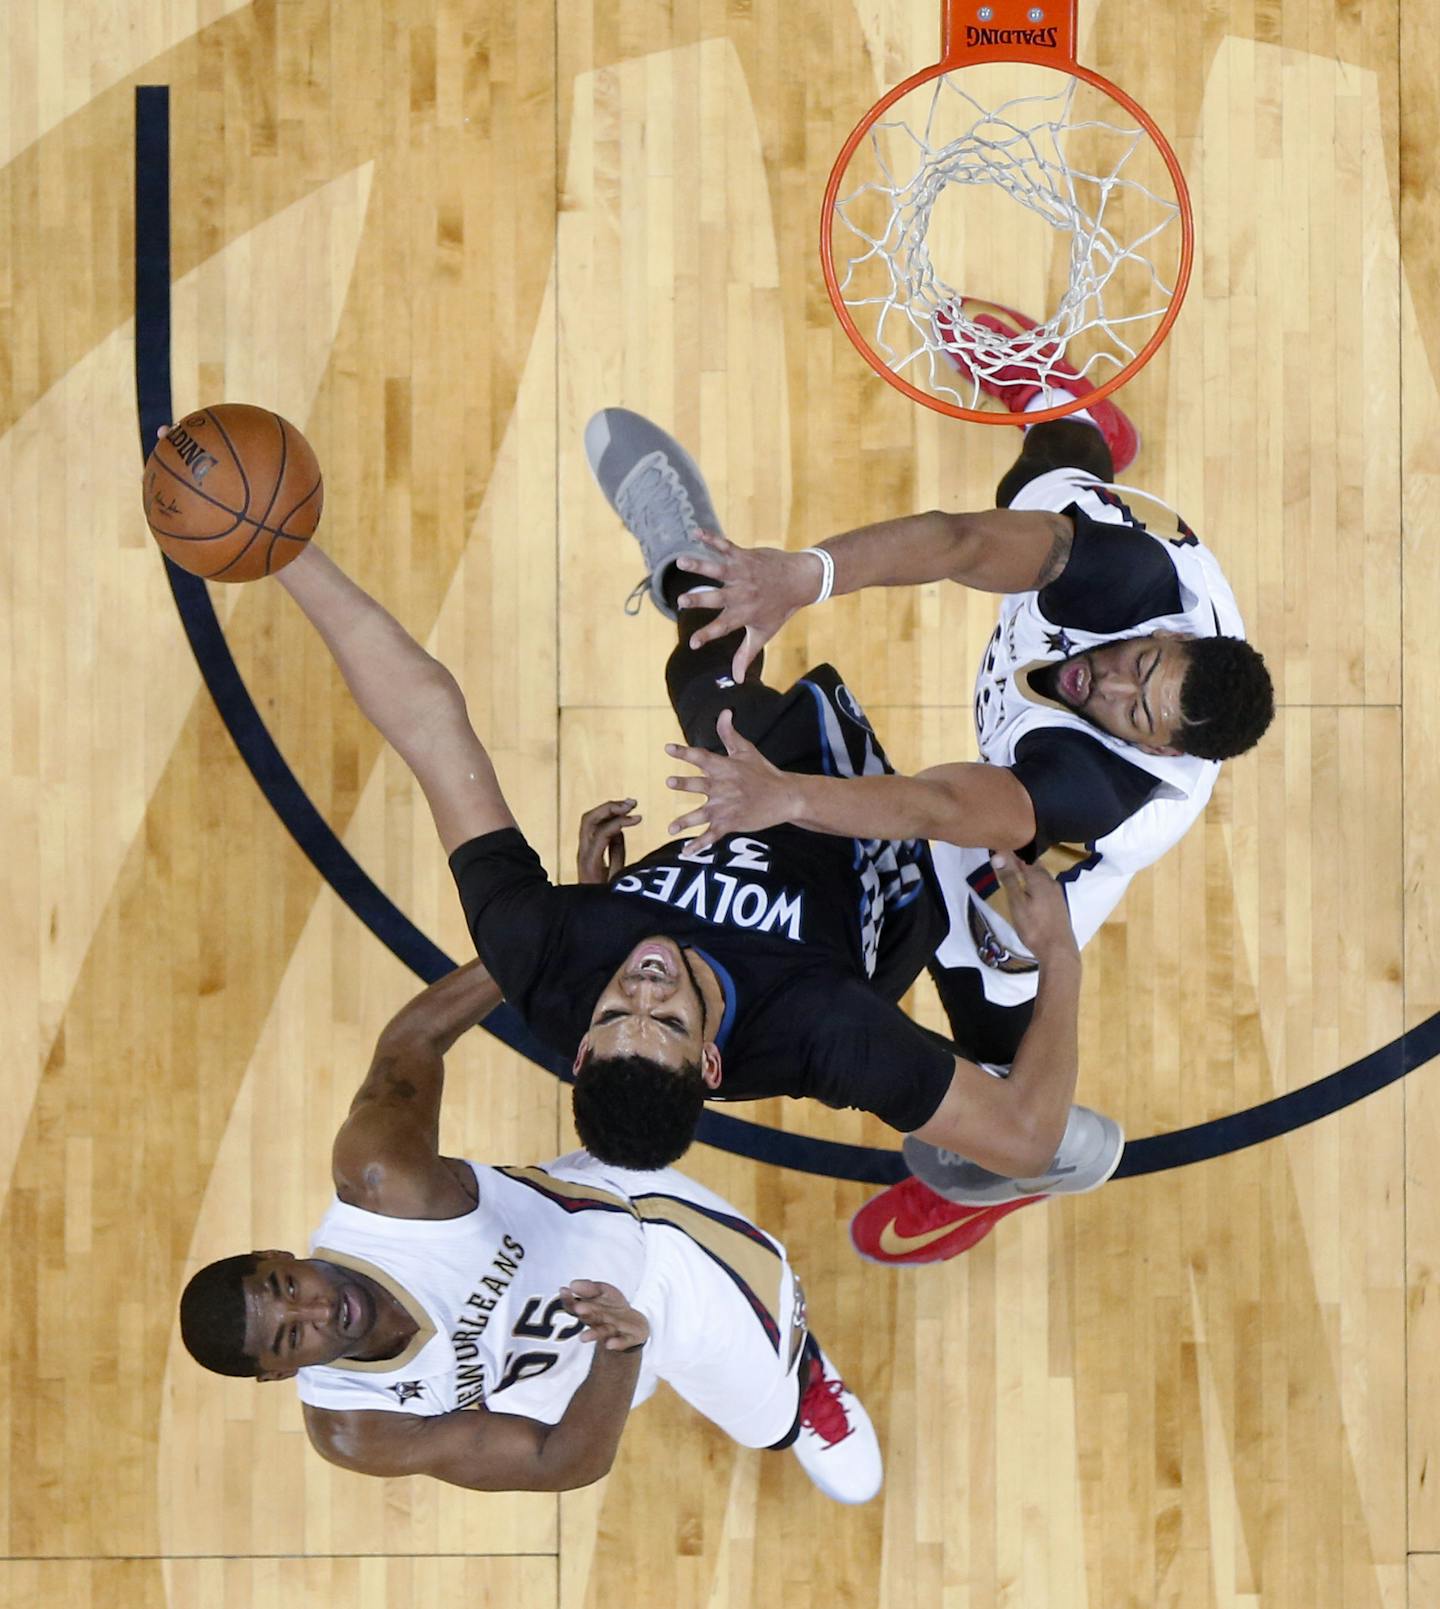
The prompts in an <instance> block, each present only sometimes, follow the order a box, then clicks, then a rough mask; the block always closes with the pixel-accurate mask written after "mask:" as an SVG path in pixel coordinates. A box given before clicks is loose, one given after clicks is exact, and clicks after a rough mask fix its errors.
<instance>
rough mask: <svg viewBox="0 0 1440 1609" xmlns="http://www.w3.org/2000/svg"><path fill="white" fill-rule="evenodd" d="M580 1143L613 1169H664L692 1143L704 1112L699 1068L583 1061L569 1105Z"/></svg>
mask: <svg viewBox="0 0 1440 1609" xmlns="http://www.w3.org/2000/svg"><path fill="white" fill-rule="evenodd" d="M571 1105H572V1108H573V1110H574V1113H575V1131H576V1133H577V1134H579V1136H580V1143H581V1145H583V1146H584V1147H585V1149H586V1150H587V1151H588V1152H589V1153H590V1155H591V1156H593V1157H597V1158H598V1159H599V1160H600V1161H601V1162H609V1163H611V1164H612V1165H613V1166H614V1167H617V1168H639V1169H644V1170H649V1169H651V1168H664V1167H668V1166H669V1165H670V1163H672V1162H674V1161H676V1160H678V1159H679V1158H680V1157H682V1156H684V1154H685V1153H686V1151H688V1150H689V1149H690V1142H691V1141H692V1140H693V1139H694V1138H695V1127H696V1125H697V1124H698V1123H699V1121H700V1113H701V1111H702V1110H703V1109H704V1106H705V1080H704V1078H703V1077H702V1076H701V1072H700V1063H699V1062H686V1063H685V1064H684V1065H683V1066H681V1067H667V1066H666V1065H665V1063H664V1062H657V1061H651V1060H650V1059H649V1058H648V1057H645V1056H604V1057H602V1056H595V1055H591V1056H587V1057H586V1059H585V1060H584V1061H583V1062H581V1064H580V1068H579V1071H578V1072H577V1073H576V1074H575V1092H574V1095H573V1096H572V1099H571Z"/></svg>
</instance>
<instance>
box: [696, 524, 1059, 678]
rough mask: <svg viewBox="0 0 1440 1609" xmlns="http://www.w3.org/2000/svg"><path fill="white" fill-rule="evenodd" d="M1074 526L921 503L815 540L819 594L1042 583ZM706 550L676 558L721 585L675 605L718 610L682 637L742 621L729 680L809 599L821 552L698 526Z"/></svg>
mask: <svg viewBox="0 0 1440 1609" xmlns="http://www.w3.org/2000/svg"><path fill="white" fill-rule="evenodd" d="M1074 535H1075V527H1074V523H1073V521H1071V519H1070V518H1069V516H1068V515H1065V514H1051V513H1044V512H1038V511H1031V510H1024V509H1008V508H992V509H985V510H983V511H980V512H976V513H972V514H946V513H942V512H941V511H940V510H939V509H931V510H930V511H929V512H927V513H924V514H907V515H905V516H904V517H902V518H900V519H894V520H882V521H881V522H880V523H879V524H878V525H864V526H861V527H860V528H859V529H857V530H854V531H845V532H843V533H842V534H841V535H840V536H832V537H830V538H829V539H828V540H827V541H824V542H821V543H820V544H819V545H820V548H821V549H822V550H823V551H824V552H825V553H826V554H827V555H828V556H829V559H830V560H831V562H832V564H833V566H834V574H833V580H832V582H831V586H830V588H829V593H828V595H829V596H839V595H840V594H841V593H845V592H860V591H863V590H864V588H866V587H908V586H921V585H923V584H925V583H926V582H930V581H955V582H958V583H959V584H960V585H961V586H966V587H974V588H976V589H977V590H978V591H981V592H1030V591H1033V590H1035V589H1036V588H1039V587H1043V586H1047V585H1048V584H1049V583H1050V582H1051V581H1053V580H1055V578H1056V577H1057V576H1058V575H1059V574H1060V572H1061V571H1062V570H1063V569H1064V568H1065V564H1066V561H1067V560H1068V559H1069V557H1070V544H1071V541H1072V540H1073V538H1074ZM700 537H701V540H702V541H703V542H704V543H705V544H706V546H707V547H709V548H711V549H712V553H711V555H710V557H708V558H698V557H695V556H693V555H690V554H686V555H684V556H683V557H681V558H679V559H677V560H676V563H677V564H678V565H679V566H680V568H681V569H682V570H687V571H689V572H690V573H691V574H693V575H698V576H704V577H705V578H706V579H707V581H708V582H718V583H719V584H720V585H721V586H722V587H723V588H724V590H723V592H720V593H718V594H717V593H716V592H714V591H703V590H692V591H690V592H687V593H686V594H685V595H684V596H683V597H682V598H681V600H680V603H681V606H682V607H684V608H696V609H712V608H714V607H715V605H716V603H717V602H718V603H719V604H720V613H719V614H718V615H717V616H716V617H715V619H713V620H711V621H710V622H708V623H707V624H706V625H705V626H703V627H702V628H701V629H700V630H699V631H697V632H695V634H694V635H693V636H692V637H691V639H690V645H691V647H692V648H700V647H703V645H704V644H705V643H707V642H712V641H714V640H715V639H716V638H717V637H724V636H726V635H728V634H729V633H730V632H732V631H739V630H743V631H744V632H745V636H744V639H743V641H742V643H741V645H740V647H739V649H737V651H736V654H735V659H734V663H733V667H732V669H733V675H734V676H735V679H736V680H737V681H739V680H740V679H741V678H742V677H743V676H744V674H745V668H746V666H748V665H749V663H750V661H751V660H752V659H753V658H754V657H755V655H756V654H757V653H758V652H759V651H760V649H761V648H762V647H763V646H764V645H765V644H766V643H767V642H769V640H770V639H771V638H772V637H773V636H774V635H775V633H776V632H777V631H779V629H780V627H781V626H783V625H784V624H785V622H786V621H787V620H789V619H790V617H791V616H792V615H793V614H795V613H797V612H798V611H799V610H800V609H803V608H804V607H805V605H806V604H810V603H814V602H815V601H816V600H817V598H818V596H819V594H820V592H821V591H822V588H823V582H824V578H825V564H824V560H822V559H820V558H818V557H817V556H816V555H815V554H814V553H813V552H808V551H806V550H805V549H799V550H793V551H787V550H785V549H783V548H766V547H760V548H742V547H737V546H736V545H735V544H734V543H733V542H731V541H729V540H728V539H727V538H725V537H723V536H716V535H712V534H710V533H708V532H704V531H702V532H701V533H700Z"/></svg>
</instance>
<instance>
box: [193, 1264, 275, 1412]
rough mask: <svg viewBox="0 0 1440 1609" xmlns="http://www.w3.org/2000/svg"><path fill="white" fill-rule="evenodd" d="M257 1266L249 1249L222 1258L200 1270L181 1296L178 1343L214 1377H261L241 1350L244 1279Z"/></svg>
mask: <svg viewBox="0 0 1440 1609" xmlns="http://www.w3.org/2000/svg"><path fill="white" fill-rule="evenodd" d="M259 1266H260V1259H259V1257H258V1256H257V1255H256V1254H255V1253H254V1252H253V1251H244V1252H241V1253H240V1254H239V1255H238V1256H236V1257H222V1258H221V1259H220V1261H219V1262H218V1263H210V1264H209V1265H208V1266H207V1267H205V1268H202V1269H201V1270H200V1272H199V1273H198V1274H196V1275H195V1277H194V1278H193V1279H192V1280H191V1281H190V1283H189V1284H188V1285H187V1286H186V1287H185V1290H184V1292H183V1293H182V1295H181V1297H180V1339H181V1340H182V1341H184V1343H185V1350H186V1351H187V1352H188V1353H189V1354H190V1356H191V1357H192V1358H194V1359H195V1361H196V1362H197V1363H198V1364H200V1365H201V1366H202V1367H203V1368H206V1369H209V1370H210V1371H211V1372H212V1373H213V1374H229V1375H236V1376H241V1377H243V1376H246V1375H248V1376H249V1377H250V1378H251V1379H252V1380H253V1379H254V1378H255V1376H256V1375H258V1374H259V1373H260V1360H259V1359H258V1358H252V1357H251V1356H249V1354H248V1353H247V1352H246V1351H245V1290H244V1285H243V1281H244V1280H246V1279H248V1278H249V1277H250V1275H251V1274H253V1273H254V1272H255V1270H256V1269H257V1268H258V1267H259Z"/></svg>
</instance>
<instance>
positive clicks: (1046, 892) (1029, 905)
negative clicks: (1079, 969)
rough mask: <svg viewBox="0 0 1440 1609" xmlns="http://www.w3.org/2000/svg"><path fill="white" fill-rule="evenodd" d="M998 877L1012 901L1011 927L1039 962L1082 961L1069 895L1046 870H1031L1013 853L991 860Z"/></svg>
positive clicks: (999, 853) (998, 852)
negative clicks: (1076, 939)
mask: <svg viewBox="0 0 1440 1609" xmlns="http://www.w3.org/2000/svg"><path fill="white" fill-rule="evenodd" d="M990 864H991V865H992V866H993V867H994V868H995V875H996V876H997V877H998V878H999V879H1000V884H1001V886H1002V887H1003V888H1004V890H1005V892H1006V893H1007V894H1008V895H1009V897H1010V925H1011V926H1012V927H1013V928H1014V929H1015V931H1016V933H1017V934H1018V935H1019V938H1020V942H1021V943H1022V944H1023V945H1024V946H1025V948H1026V949H1027V950H1029V952H1030V953H1031V955H1033V956H1034V957H1035V959H1036V960H1037V961H1040V962H1042V963H1043V962H1045V961H1052V960H1057V959H1059V958H1061V957H1063V956H1065V955H1072V956H1076V957H1078V956H1079V954H1080V950H1079V946H1078V945H1077V944H1076V943H1075V931H1074V929H1073V928H1072V927H1071V926H1070V907H1069V906H1068V905H1067V904H1066V903H1065V892H1064V890H1063V889H1062V888H1061V887H1060V885H1059V883H1057V882H1056V881H1055V879H1054V878H1053V877H1052V876H1051V875H1050V873H1049V872H1047V871H1046V870H1045V868H1044V867H1043V866H1027V865H1026V864H1025V862H1024V861H1023V860H1021V859H1020V857H1019V856H1018V855H1017V854H1016V853H1015V852H1014V851H1013V850H1010V849H1007V850H1004V851H1003V852H1002V851H1000V850H997V851H996V852H995V853H994V854H993V855H991V857H990Z"/></svg>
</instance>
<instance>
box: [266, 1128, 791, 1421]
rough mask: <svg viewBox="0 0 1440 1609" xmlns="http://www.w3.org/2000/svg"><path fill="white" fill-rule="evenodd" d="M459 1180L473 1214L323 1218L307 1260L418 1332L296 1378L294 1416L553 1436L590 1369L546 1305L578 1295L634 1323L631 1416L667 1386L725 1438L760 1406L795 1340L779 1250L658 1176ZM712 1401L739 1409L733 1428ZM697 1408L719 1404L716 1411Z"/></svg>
mask: <svg viewBox="0 0 1440 1609" xmlns="http://www.w3.org/2000/svg"><path fill="white" fill-rule="evenodd" d="M468 1166H470V1167H471V1168H472V1169H473V1170H474V1174H475V1179H476V1185H477V1188H478V1192H479V1199H478V1202H477V1204H476V1206H475V1207H474V1209H473V1210H472V1211H470V1212H468V1213H466V1214H465V1215H464V1216H463V1217H460V1218H449V1219H440V1220H428V1219H409V1218H389V1217H385V1216H382V1215H380V1214H378V1213H373V1212H366V1211H364V1210H363V1209H361V1208H359V1207H353V1206H349V1205H347V1204H346V1203H345V1202H342V1201H340V1200H339V1199H338V1198H337V1199H336V1200H334V1201H333V1202H332V1204H331V1206H330V1209H329V1211H328V1212H327V1213H326V1214H325V1217H324V1218H323V1220H322V1221H321V1223H320V1226H319V1228H318V1229H317V1230H316V1232H315V1235H314V1237H313V1238H312V1240H311V1245H310V1255H311V1256H312V1257H316V1258H320V1259H322V1260H324V1261H327V1262H332V1263H335V1264H337V1265H339V1266H341V1267H344V1268H351V1269H357V1270H359V1271H360V1272H361V1273H364V1274H367V1275H369V1276H370V1277H371V1278H372V1279H375V1280H377V1281H378V1283H380V1284H381V1285H382V1286H383V1287H385V1288H386V1289H387V1290H389V1291H390V1292H391V1293H392V1294H394V1295H395V1296H396V1297H397V1298H398V1299H399V1300H400V1301H401V1302H402V1303H403V1304H404V1306H405V1307H406V1308H407V1310H408V1311H409V1312H410V1314H411V1316H412V1317H414V1318H415V1319H416V1320H417V1321H418V1322H419V1324H420V1330H419V1332H418V1333H417V1335H416V1336H415V1337H414V1338H413V1339H412V1340H411V1342H410V1343H409V1344H408V1345H407V1346H406V1348H405V1349H404V1351H403V1352H402V1353H401V1354H400V1355H399V1356H397V1357H394V1358H389V1359H384V1360H381V1361H378V1362H373V1363H365V1362H350V1361H346V1362H340V1363H335V1364H327V1365H322V1366H318V1367H312V1368H306V1369H301V1370H300V1372H299V1374H298V1376H297V1381H298V1386H299V1392H300V1400H301V1401H302V1402H304V1403H307V1404H309V1405H310V1406H312V1407H316V1408H326V1409H333V1410H339V1411H345V1410H350V1409H379V1410H389V1411H392V1412H401V1413H409V1414H422V1415H432V1414H443V1413H450V1412H452V1411H454V1410H456V1409H460V1408H473V1407H480V1406H482V1405H483V1406H485V1407H487V1408H491V1409H494V1410H496V1411H499V1412H505V1413H513V1414H523V1415H525V1416H527V1417H529V1418H532V1419H538V1420H541V1421H543V1422H545V1423H547V1424H553V1423H555V1422H556V1421H557V1420H558V1419H559V1418H560V1417H561V1415H562V1414H563V1413H564V1412H565V1409H566V1406H567V1405H568V1404H569V1401H570V1399H571V1397H572V1396H573V1395H574V1393H575V1392H576V1390H577V1389H578V1388H579V1386H580V1385H581V1383H582V1382H583V1381H584V1379H585V1377H586V1375H587V1374H588V1373H589V1370H590V1364H591V1359H592V1358H593V1356H594V1350H593V1346H592V1345H591V1344H589V1343H586V1342H583V1341H581V1339H580V1336H581V1334H582V1333H583V1331H584V1325H583V1324H581V1323H580V1322H579V1321H578V1320H576V1319H575V1318H573V1317H572V1316H571V1315H570V1314H569V1313H567V1312H566V1311H565V1309H564V1307H563V1306H562V1304H561V1302H560V1297H559V1292H560V1289H561V1287H562V1286H564V1285H568V1284H569V1283H570V1282H571V1281H572V1280H575V1279H592V1280H603V1281H604V1282H606V1283H607V1284H610V1285H613V1286H615V1287H616V1289H618V1290H619V1291H620V1292H621V1294H622V1295H624V1296H625V1297H626V1299H627V1300H628V1301H629V1302H630V1303H631V1305H632V1306H634V1307H636V1308H637V1309H638V1310H639V1311H640V1312H642V1313H644V1314H645V1316H646V1318H647V1319H648V1320H649V1322H650V1326H651V1337H650V1341H649V1342H648V1344H647V1345H646V1349H645V1356H644V1358H643V1359H642V1362H641V1369H640V1377H639V1380H638V1383H637V1386H636V1392H635V1401H636V1402H637V1403H638V1402H641V1401H643V1400H644V1399H645V1398H646V1397H648V1396H649V1395H650V1394H651V1393H652V1392H653V1391H654V1389H655V1384H656V1381H657V1380H662V1379H664V1380H670V1381H671V1382H672V1383H674V1384H676V1389H677V1390H679V1391H680V1392H681V1394H682V1395H684V1396H686V1397H687V1400H690V1401H692V1402H693V1403H695V1405H696V1406H697V1407H699V1408H700V1409H701V1411H702V1412H706V1413H708V1414H710V1417H712V1418H714V1419H716V1420H717V1422H719V1423H721V1424H723V1425H724V1426H725V1428H727V1429H730V1430H731V1433H732V1434H736V1435H737V1436H739V1435H742V1434H743V1420H744V1418H745V1410H746V1405H747V1404H753V1403H754V1402H755V1401H756V1400H758V1399H763V1398H764V1396H765V1393H766V1391H767V1390H768V1389H769V1385H770V1383H772V1382H770V1381H769V1380H768V1377H769V1376H774V1377H775V1379H779V1378H781V1377H783V1376H784V1375H785V1374H787V1373H788V1372H789V1370H790V1369H791V1368H792V1367H793V1364H794V1362H795V1358H796V1356H797V1355H798V1352H799V1347H800V1342H801V1341H802V1340H803V1334H804V1330H803V1324H804V1304H803V1301H801V1300H800V1299H799V1293H798V1286H796V1284H795V1281H794V1277H793V1275H792V1273H791V1271H790V1268H789V1265H788V1263H787V1262H786V1259H785V1254H784V1248H783V1247H782V1246H780V1245H779V1244H778V1243H777V1242H776V1241H774V1240H772V1239H771V1238H770V1237H769V1236H768V1235H766V1234H765V1233H764V1231H762V1230H760V1229H757V1228H756V1227H755V1225H753V1224H751V1223H750V1222H749V1221H748V1220H746V1219H745V1218H743V1217H741V1216H740V1214H739V1213H737V1212H736V1211H735V1209H734V1208H733V1207H731V1206H730V1205H729V1203H728V1202H725V1201H723V1200H722V1199H721V1198H720V1197H719V1196H716V1195H714V1194H713V1193H712V1192H711V1191H708V1190H706V1189H705V1188H704V1187H703V1186H702V1185H699V1184H696V1183H695V1182H694V1181H693V1180H691V1179H687V1178H686V1177H685V1176H684V1175H683V1174H680V1173H677V1172H676V1171H675V1170H674V1169H672V1168H665V1169H661V1170H659V1171H657V1172H653V1173H636V1172H630V1171H628V1170H625V1169H617V1168H610V1167H607V1166H606V1165H604V1164H602V1163H600V1162H597V1161H596V1160H595V1159H594V1158H593V1157H591V1156H589V1155H588V1154H587V1153H586V1152H583V1151H578V1152H574V1153H571V1154H570V1155H568V1156H563V1157H560V1158H558V1159H557V1160H556V1161H554V1162H549V1163H545V1164H544V1165H543V1166H542V1165H538V1164H537V1165H535V1166H531V1167H516V1168H510V1167H487V1166H483V1165H481V1164H479V1163H473V1162H472V1163H469V1164H468ZM706 1282H708V1283H706ZM697 1285H699V1286H703V1289H697V1288H695V1287H696V1286H697ZM711 1352H714V1353H716V1354H728V1355H729V1356H730V1357H732V1358H733V1359H734V1360H735V1362H736V1367H737V1368H741V1369H743V1370H744V1373H743V1375H742V1376H741V1378H740V1379H738V1380H737V1381H734V1382H729V1384H728V1387H727V1380H726V1377H725V1369H724V1368H723V1367H717V1366H716V1365H715V1363H714V1361H713V1360H712V1359H710V1357H709V1354H710V1353H711ZM697 1366H702V1367H703V1368H705V1369H707V1370H708V1372H707V1373H705V1375H704V1378H703V1380H702V1382H701V1386H700V1388H699V1391H698V1393H697V1391H695V1390H691V1389H689V1388H688V1387H687V1385H686V1382H685V1378H684V1377H685V1376H686V1374H687V1371H690V1370H693V1369H695V1368H696V1367H697ZM727 1389H728V1390H729V1392H730V1396H731V1397H735V1396H737V1394H738V1397H739V1400H738V1401H737V1402H736V1403H735V1405H734V1408H733V1411H729V1409H730V1403H729V1401H728V1399H726V1398H725V1397H724V1395H723V1394H724V1393H725V1392H726V1391H727ZM707 1391H708V1392H712V1393H718V1394H721V1402H720V1407H719V1411H712V1407H711V1405H710V1404H709V1403H708V1402H707V1401H706V1400H704V1399H705V1393H706V1392H707ZM697 1397H698V1400H697ZM786 1411H787V1410H785V1409H783V1408H782V1409H781V1416H782V1417H784V1413H785V1412H786ZM793 1411H794V1404H793V1403H791V1404H790V1405H789V1408H788V1412H790V1413H793ZM737 1423H741V1424H742V1428H741V1429H740V1430H737V1428H736V1424H737ZM786 1425H788V1419H787V1420H786V1424H785V1425H781V1427H780V1430H779V1431H778V1432H776V1434H783V1432H784V1429H785V1428H786ZM761 1433H764V1434H769V1428H768V1427H762V1432H761ZM770 1439H772V1440H773V1439H774V1436H771V1437H770ZM759 1445H764V1442H760V1443H759Z"/></svg>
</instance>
